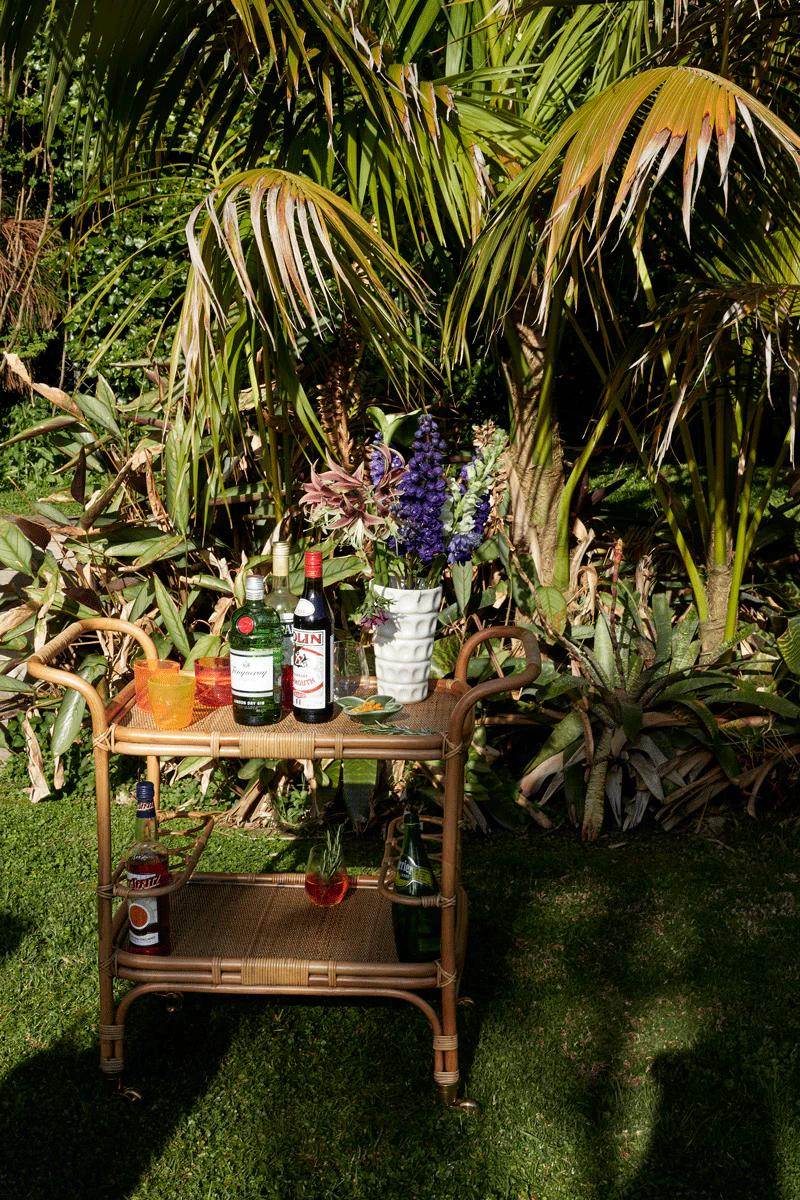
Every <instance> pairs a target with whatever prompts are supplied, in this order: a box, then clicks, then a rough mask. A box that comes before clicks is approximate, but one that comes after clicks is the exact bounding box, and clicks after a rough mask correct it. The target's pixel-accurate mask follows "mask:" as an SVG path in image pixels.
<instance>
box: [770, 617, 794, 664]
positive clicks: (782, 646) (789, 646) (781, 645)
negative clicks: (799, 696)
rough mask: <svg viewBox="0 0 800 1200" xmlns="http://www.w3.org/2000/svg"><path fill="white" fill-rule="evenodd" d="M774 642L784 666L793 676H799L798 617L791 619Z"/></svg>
mask: <svg viewBox="0 0 800 1200" xmlns="http://www.w3.org/2000/svg"><path fill="white" fill-rule="evenodd" d="M775 640H776V643H777V646H778V649H779V650H780V652H781V657H782V658H783V661H784V662H785V663H786V666H787V667H788V668H789V670H790V671H791V672H792V674H793V675H800V617H792V618H791V619H790V620H789V623H788V625H787V626H786V629H785V631H784V632H783V633H782V634H781V635H780V637H778V638H776V639H775Z"/></svg>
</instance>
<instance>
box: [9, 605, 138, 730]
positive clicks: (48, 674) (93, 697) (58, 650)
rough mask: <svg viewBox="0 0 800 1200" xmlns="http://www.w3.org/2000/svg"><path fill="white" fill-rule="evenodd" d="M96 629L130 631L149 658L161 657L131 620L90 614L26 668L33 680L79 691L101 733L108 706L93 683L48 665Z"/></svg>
mask: <svg viewBox="0 0 800 1200" xmlns="http://www.w3.org/2000/svg"><path fill="white" fill-rule="evenodd" d="M96 630H101V631H103V632H107V633H123V634H127V635H128V636H129V637H132V638H134V639H135V641H137V642H138V643H139V645H140V646H141V647H142V649H143V650H144V653H145V657H146V658H158V651H157V650H156V647H155V643H154V642H153V639H152V638H151V637H149V636H148V634H146V633H145V632H144V630H142V629H139V627H138V625H133V624H131V622H130V621H120V620H118V619H117V618H116V617H87V618H85V619H84V620H82V621H73V623H72V624H71V625H68V626H67V628H66V629H62V631H61V633H59V634H57V635H56V637H54V638H53V639H52V641H49V642H45V644H44V646H42V648H41V650H38V651H37V652H36V653H35V654H32V655H31V656H30V658H29V659H28V662H27V670H28V674H29V675H32V676H33V678H34V679H43V680H45V682H47V683H55V684H57V685H58V686H59V687H65V688H72V690H73V691H74V692H80V694H81V695H82V696H83V698H84V700H85V701H86V703H87V704H88V705H89V711H90V713H91V714H92V726H93V727H94V732H95V733H96V734H98V733H102V732H103V731H104V730H105V729H106V728H107V727H108V726H107V721H106V713H105V705H104V704H103V701H102V700H101V699H100V695H99V693H98V691H97V689H96V688H94V687H92V685H91V683H88V682H87V681H86V680H85V679H81V677H80V675H75V674H74V673H73V672H72V671H59V670H57V669H56V668H55V667H51V666H49V664H50V663H51V662H53V660H54V659H57V658H59V657H60V656H61V655H62V654H63V653H64V651H65V650H67V649H68V648H69V647H70V646H71V645H72V643H73V642H76V641H77V640H78V638H79V637H81V635H82V634H84V633H93V632H95V631H96Z"/></svg>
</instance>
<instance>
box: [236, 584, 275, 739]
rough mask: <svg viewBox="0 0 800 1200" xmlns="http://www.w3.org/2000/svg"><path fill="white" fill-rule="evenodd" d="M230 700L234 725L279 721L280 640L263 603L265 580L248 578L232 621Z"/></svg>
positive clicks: (272, 612)
mask: <svg viewBox="0 0 800 1200" xmlns="http://www.w3.org/2000/svg"><path fill="white" fill-rule="evenodd" d="M229 640H230V653H231V697H232V700H233V719H234V721H236V723H237V725H274V723H275V722H276V721H279V720H280V719H281V670H282V665H283V638H282V633H281V623H280V620H279V618H278V614H277V613H276V612H275V610H274V609H272V608H268V607H267V605H266V604H265V603H264V580H263V578H262V577H261V576H260V575H250V576H249V577H248V579H247V582H246V584H245V602H244V604H243V605H242V607H241V608H237V610H236V612H235V613H234V614H233V616H232V617H231V630H230V639H229Z"/></svg>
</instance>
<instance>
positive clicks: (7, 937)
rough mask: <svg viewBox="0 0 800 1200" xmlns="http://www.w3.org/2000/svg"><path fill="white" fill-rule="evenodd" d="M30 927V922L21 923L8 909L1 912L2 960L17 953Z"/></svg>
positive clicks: (0, 942)
mask: <svg viewBox="0 0 800 1200" xmlns="http://www.w3.org/2000/svg"><path fill="white" fill-rule="evenodd" d="M30 927H31V923H30V922H28V921H21V920H20V919H19V917H17V916H16V915H15V914H14V913H12V912H10V911H9V910H8V909H7V908H6V909H3V910H2V911H0V959H3V958H7V957H9V956H10V955H12V954H14V953H15V951H16V949H17V946H19V944H20V942H21V941H22V939H23V938H24V937H25V934H26V933H27V932H28V930H29V929H30Z"/></svg>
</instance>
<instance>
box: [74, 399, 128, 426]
mask: <svg viewBox="0 0 800 1200" xmlns="http://www.w3.org/2000/svg"><path fill="white" fill-rule="evenodd" d="M75 403H76V404H77V406H78V408H79V409H80V410H81V412H82V413H83V415H84V416H85V417H86V418H87V420H88V421H89V422H90V423H91V425H92V427H93V428H95V427H97V426H99V427H100V428H101V429H104V430H105V431H106V433H113V434H114V435H115V436H119V426H118V425H117V422H116V420H115V418H114V414H113V410H112V412H111V413H110V414H109V410H108V405H107V404H106V403H104V401H103V400H98V398H97V396H89V395H87V394H84V393H81V392H76V393H75Z"/></svg>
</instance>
